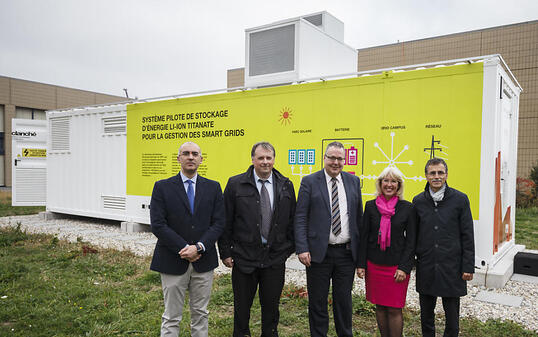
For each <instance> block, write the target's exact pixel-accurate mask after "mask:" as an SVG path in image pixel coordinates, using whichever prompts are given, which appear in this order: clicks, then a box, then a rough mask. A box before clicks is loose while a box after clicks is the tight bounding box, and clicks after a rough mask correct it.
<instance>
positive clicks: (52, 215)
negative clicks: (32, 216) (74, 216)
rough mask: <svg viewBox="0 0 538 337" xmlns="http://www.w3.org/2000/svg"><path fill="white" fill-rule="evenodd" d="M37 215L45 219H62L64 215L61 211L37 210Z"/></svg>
mask: <svg viewBox="0 0 538 337" xmlns="http://www.w3.org/2000/svg"><path fill="white" fill-rule="evenodd" d="M39 216H40V217H41V219H43V220H45V221H47V220H54V219H64V218H65V215H63V214H62V213H54V212H49V211H46V212H39Z"/></svg>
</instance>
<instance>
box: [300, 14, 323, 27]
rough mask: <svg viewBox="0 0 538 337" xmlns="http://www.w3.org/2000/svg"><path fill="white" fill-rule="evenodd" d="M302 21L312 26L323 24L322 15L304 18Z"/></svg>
mask: <svg viewBox="0 0 538 337" xmlns="http://www.w3.org/2000/svg"><path fill="white" fill-rule="evenodd" d="M303 19H305V20H306V21H308V22H310V23H311V24H313V25H314V26H318V27H319V26H321V25H322V24H323V15H322V14H316V15H312V16H305V17H304V18H303Z"/></svg>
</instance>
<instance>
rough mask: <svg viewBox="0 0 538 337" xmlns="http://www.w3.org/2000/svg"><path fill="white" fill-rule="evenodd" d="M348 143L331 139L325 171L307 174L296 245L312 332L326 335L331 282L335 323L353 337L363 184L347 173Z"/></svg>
mask: <svg viewBox="0 0 538 337" xmlns="http://www.w3.org/2000/svg"><path fill="white" fill-rule="evenodd" d="M345 157H346V154H345V149H344V145H343V144H342V143H340V142H331V143H329V145H327V148H326V150H325V155H324V157H323V169H322V170H321V171H318V172H315V173H312V174H310V175H308V176H306V177H304V178H303V180H302V181H301V188H300V189H299V196H298V198H297V199H298V200H297V212H296V214H295V224H294V226H295V245H296V252H297V255H298V257H299V261H301V263H302V264H304V265H305V266H306V283H307V288H308V319H309V323H310V336H312V337H326V336H327V331H328V329H329V315H328V311H327V298H328V295H329V285H330V284H332V299H333V313H334V325H335V328H336V334H337V335H338V336H339V337H352V336H353V328H352V311H353V310H352V302H351V290H352V288H353V280H354V278H355V270H356V268H357V267H358V263H359V261H358V254H359V224H360V223H361V219H362V195H361V182H360V179H359V178H358V177H357V176H354V175H352V174H349V173H347V172H343V171H342V170H343V169H344V162H345Z"/></svg>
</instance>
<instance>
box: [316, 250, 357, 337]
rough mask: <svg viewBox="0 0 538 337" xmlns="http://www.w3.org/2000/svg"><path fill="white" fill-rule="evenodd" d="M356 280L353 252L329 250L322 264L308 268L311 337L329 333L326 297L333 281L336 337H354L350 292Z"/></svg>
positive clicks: (323, 335)
mask: <svg viewBox="0 0 538 337" xmlns="http://www.w3.org/2000/svg"><path fill="white" fill-rule="evenodd" d="M354 278H355V264H354V263H353V257H352V256H351V250H349V249H346V247H345V246H342V247H331V246H329V247H328V248H327V255H325V259H324V260H323V261H322V262H321V263H315V262H312V263H311V265H310V267H308V268H306V282H307V287H308V319H309V321H310V336H312V337H325V336H327V330H328V329H329V315H328V310H327V297H328V296H329V283H330V280H331V279H332V295H333V315H334V325H335V327H336V334H337V335H338V336H339V337H344V336H345V337H352V336H353V329H352V324H351V315H352V311H353V310H352V304H351V289H352V288H353V280H354Z"/></svg>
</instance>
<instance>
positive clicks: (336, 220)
mask: <svg viewBox="0 0 538 337" xmlns="http://www.w3.org/2000/svg"><path fill="white" fill-rule="evenodd" d="M331 181H332V183H333V185H332V191H331V200H332V203H331V205H332V206H331V229H332V231H333V234H334V235H335V236H338V234H340V232H341V231H342V227H341V220H340V205H339V202H338V184H337V180H336V178H332V179H331Z"/></svg>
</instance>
